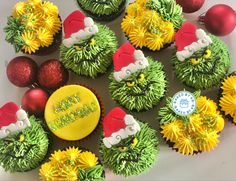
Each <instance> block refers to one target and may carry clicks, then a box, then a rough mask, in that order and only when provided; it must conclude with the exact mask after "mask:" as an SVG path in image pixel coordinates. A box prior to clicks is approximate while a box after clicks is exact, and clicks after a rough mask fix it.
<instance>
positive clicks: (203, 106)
mask: <svg viewBox="0 0 236 181" xmlns="http://www.w3.org/2000/svg"><path fill="white" fill-rule="evenodd" d="M197 109H198V110H199V111H200V112H208V113H215V112H216V110H217V106H216V103H215V102H214V101H212V100H210V99H207V98H206V97H205V96H199V97H198V98H197Z"/></svg>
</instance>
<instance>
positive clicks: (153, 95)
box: [109, 57, 167, 111]
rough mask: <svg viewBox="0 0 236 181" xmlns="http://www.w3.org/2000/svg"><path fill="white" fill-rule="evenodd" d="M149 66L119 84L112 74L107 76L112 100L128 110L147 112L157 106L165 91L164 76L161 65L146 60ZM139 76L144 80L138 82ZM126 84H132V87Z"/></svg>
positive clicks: (151, 60) (150, 59)
mask: <svg viewBox="0 0 236 181" xmlns="http://www.w3.org/2000/svg"><path fill="white" fill-rule="evenodd" d="M147 59H148V61H149V66H148V67H146V68H145V69H142V70H139V71H138V72H136V73H132V74H131V75H130V77H128V78H127V79H125V80H122V81H120V82H118V81H116V80H115V78H114V76H113V73H112V74H111V75H110V76H109V79H110V84H109V89H110V93H111V96H112V98H113V99H114V100H115V101H117V102H118V103H119V104H120V105H122V106H124V107H125V108H127V109H129V110H137V111H141V110H149V109H151V108H152V107H153V106H155V105H157V104H158V103H159V101H160V99H161V98H162V97H163V96H164V94H165V90H166V83H167V82H166V75H165V72H164V71H163V65H162V63H160V62H157V61H154V60H153V59H152V58H150V57H148V58H147ZM141 74H143V75H144V80H142V81H141V80H140V76H141ZM128 83H134V86H133V87H130V86H128Z"/></svg>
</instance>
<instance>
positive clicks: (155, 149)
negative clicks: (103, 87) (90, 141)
mask: <svg viewBox="0 0 236 181" xmlns="http://www.w3.org/2000/svg"><path fill="white" fill-rule="evenodd" d="M103 130H104V134H103V142H102V143H101V147H100V152H101V154H102V158H103V162H104V165H105V166H106V167H108V168H110V169H111V170H112V171H113V172H114V173H115V174H117V175H123V176H125V177H127V176H132V175H139V174H141V173H142V172H144V171H147V170H148V169H150V168H151V167H152V166H153V164H154V162H155V161H156V159H157V156H158V154H159V143H158V139H157V136H156V131H155V130H153V129H151V128H150V127H149V126H148V124H147V123H142V122H140V121H138V120H136V119H135V118H134V117H133V116H132V115H129V114H126V112H125V111H123V110H122V109H120V108H119V107H116V108H114V109H113V110H112V111H111V112H110V113H109V114H108V115H107V116H106V117H105V119H104V121H103Z"/></svg>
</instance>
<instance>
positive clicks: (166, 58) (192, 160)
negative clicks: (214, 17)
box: [0, 0, 236, 181]
mask: <svg viewBox="0 0 236 181" xmlns="http://www.w3.org/2000/svg"><path fill="white" fill-rule="evenodd" d="M16 2H17V0H1V1H0V33H1V34H0V93H1V94H0V105H3V104H4V103H5V102H7V101H15V102H16V103H18V104H20V100H21V97H22V95H23V93H24V92H25V90H27V89H24V88H17V87H15V86H14V85H12V84H10V82H9V81H8V80H7V77H6V73H5V69H6V68H5V65H6V62H8V61H10V60H11V59H12V58H14V57H15V56H17V55H20V54H15V52H14V50H13V47H12V46H11V45H10V44H8V43H6V42H5V40H4V38H5V34H4V33H3V27H4V26H5V25H6V20H7V16H9V15H10V14H11V9H12V7H13V6H14V4H15V3H16ZM52 2H54V3H55V4H56V5H57V6H58V7H59V9H60V15H61V17H62V19H64V18H65V17H66V16H67V15H68V14H69V13H71V12H72V11H74V10H76V9H77V5H76V2H75V1H74V0H52ZM217 3H225V4H228V5H230V6H231V7H233V9H236V1H235V0H224V1H220V0H206V2H205V4H204V7H203V8H202V9H201V10H200V11H198V12H196V13H193V14H191V15H185V18H186V19H187V20H190V21H193V22H196V20H197V17H198V16H199V15H200V14H201V13H203V12H206V10H207V9H208V8H209V7H211V6H212V5H214V4H217ZM122 16H123V15H122ZM120 22H121V17H120V18H118V19H116V20H115V21H113V22H109V23H106V24H107V25H108V26H109V27H110V28H111V29H112V30H114V31H115V32H116V35H117V38H118V39H119V43H120V45H121V44H122V43H123V42H125V41H126V40H125V38H124V35H123V33H122V32H121V30H120ZM222 40H223V41H225V42H226V44H227V45H228V46H229V49H230V52H231V55H232V68H231V70H235V69H236V64H235V61H234V60H235V59H236V51H235V47H236V31H234V32H233V33H231V34H230V35H228V36H226V37H223V38H222ZM172 51H173V46H172V47H170V48H168V49H165V50H163V51H161V52H159V53H150V52H145V54H146V55H151V56H153V57H155V58H156V59H158V60H160V61H161V62H163V64H164V66H165V70H166V73H167V76H168V79H169V81H170V84H169V90H168V93H167V95H173V94H174V93H175V92H176V91H178V90H182V89H183V88H185V87H184V86H183V85H182V84H181V83H180V82H178V80H176V79H175V77H174V73H173V72H172V67H171V63H170V56H171V53H172ZM32 57H33V58H34V59H35V60H36V61H37V63H38V64H41V63H42V62H43V61H45V60H47V59H50V58H58V52H56V53H54V54H52V55H50V56H46V57H34V56H32ZM111 70H112V67H110V69H109V72H108V73H107V74H106V75H104V76H101V77H99V78H97V79H95V80H91V79H86V78H81V77H78V76H76V75H74V74H71V76H70V82H71V83H72V82H76V83H86V84H87V85H89V86H90V87H92V88H94V89H95V90H96V91H97V93H98V94H99V95H100V96H101V97H102V100H103V103H104V105H105V111H106V113H107V112H108V111H110V110H111V109H112V107H114V106H115V103H114V102H113V101H112V100H111V98H110V94H109V92H108V79H107V76H108V75H109V73H110V72H111ZM187 89H188V90H191V89H189V88H187ZM217 91H218V89H217V88H215V89H211V90H206V91H204V92H203V94H205V95H209V97H211V98H213V99H216V97H217ZM163 103H164V101H162V103H161V106H162V105H163ZM158 109H159V106H157V107H155V108H154V109H152V110H150V111H147V112H142V113H134V115H135V116H136V117H137V118H139V119H142V120H145V121H147V122H149V123H150V125H151V126H152V127H153V128H154V129H157V130H158V128H159V126H158V121H157V120H156V118H157V111H158ZM100 131H101V130H100V129H98V130H96V131H95V132H94V133H93V134H92V135H90V136H89V137H88V138H86V139H85V140H82V141H81V142H74V143H68V142H65V141H62V140H59V139H57V138H55V140H54V144H53V148H54V149H58V148H63V147H65V146H70V145H82V146H84V147H87V148H89V149H90V150H92V151H94V152H96V153H97V154H98V141H99V139H98V136H99V134H100ZM158 136H159V138H160V155H159V158H158V162H157V163H156V165H155V166H154V167H153V168H152V169H151V170H150V171H149V172H147V173H144V174H143V175H141V176H138V177H130V178H128V179H127V180H133V181H134V180H135V181H137V180H236V172H235V164H236V144H235V140H236V126H235V125H233V124H232V123H229V122H226V125H225V129H224V130H223V131H222V133H221V137H220V144H219V145H218V147H217V148H216V149H214V150H213V151H212V152H210V153H202V154H198V155H194V156H182V155H181V154H179V153H177V152H175V151H173V150H171V148H169V147H168V146H167V145H166V144H165V143H164V141H163V140H162V138H161V137H160V135H159V133H158ZM51 151H53V150H51ZM0 180H4V181H13V180H14V181H20V180H22V181H32V180H38V169H35V170H33V171H30V172H27V173H16V174H9V173H5V172H4V171H3V170H1V171H0ZM106 180H109V181H113V180H125V178H123V177H118V176H115V175H113V174H112V173H111V172H110V171H107V172H106Z"/></svg>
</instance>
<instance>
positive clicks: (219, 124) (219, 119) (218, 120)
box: [216, 115, 225, 132]
mask: <svg viewBox="0 0 236 181" xmlns="http://www.w3.org/2000/svg"><path fill="white" fill-rule="evenodd" d="M224 126H225V120H224V118H223V117H222V116H221V115H217V117H216V132H221V131H222V130H223V129H224Z"/></svg>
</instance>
